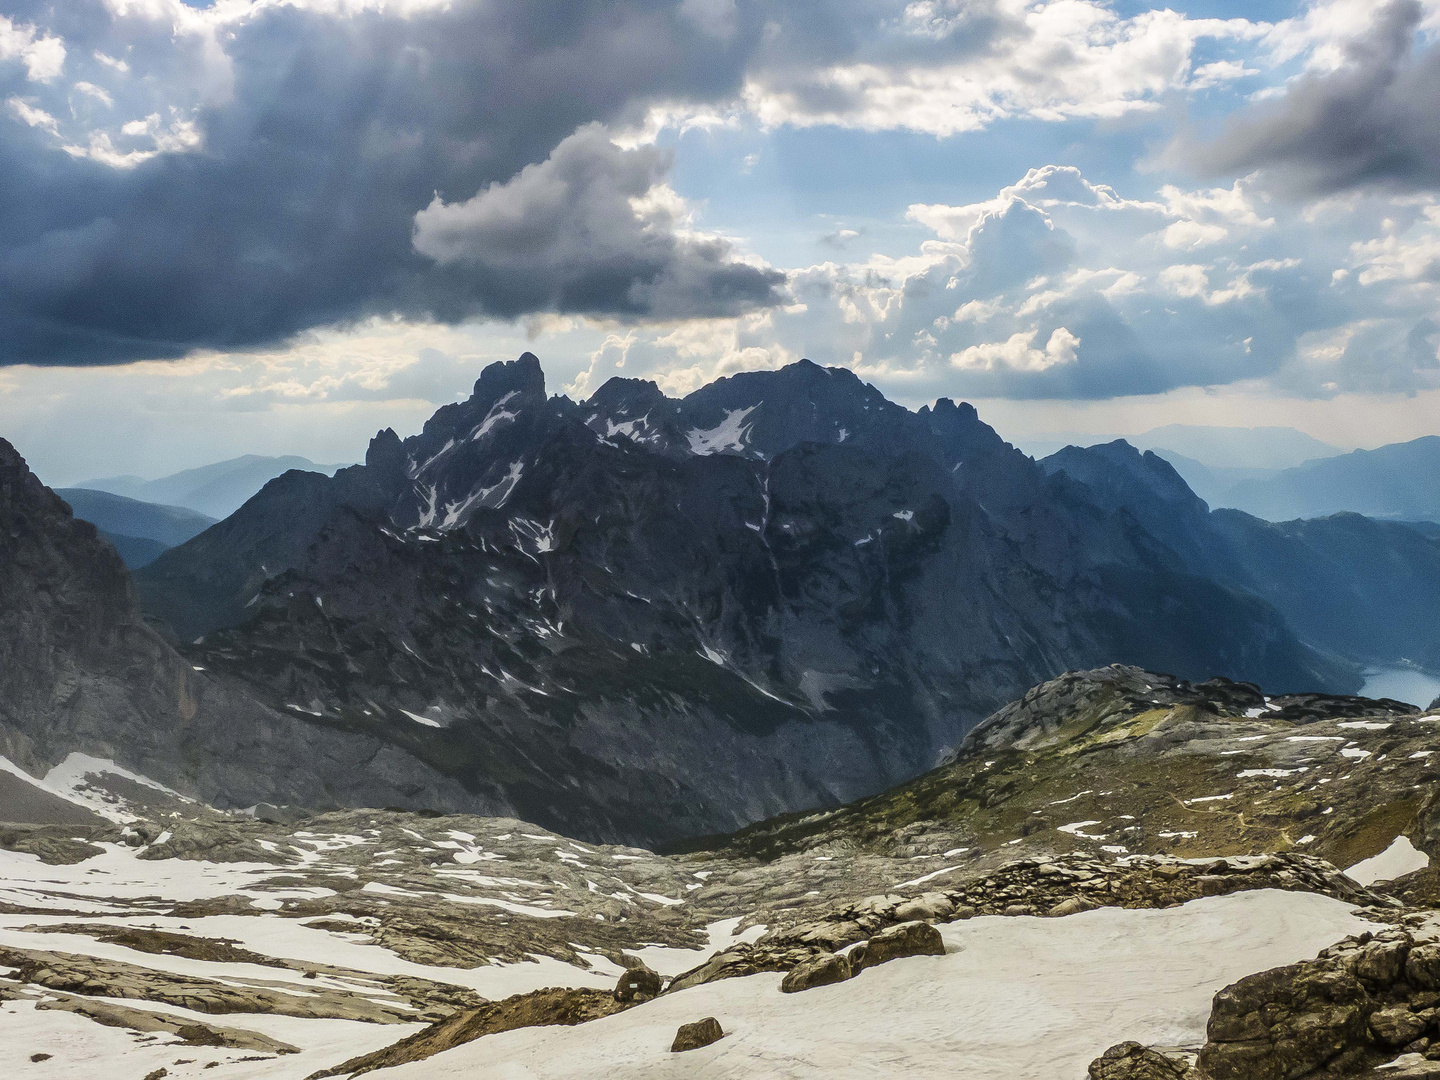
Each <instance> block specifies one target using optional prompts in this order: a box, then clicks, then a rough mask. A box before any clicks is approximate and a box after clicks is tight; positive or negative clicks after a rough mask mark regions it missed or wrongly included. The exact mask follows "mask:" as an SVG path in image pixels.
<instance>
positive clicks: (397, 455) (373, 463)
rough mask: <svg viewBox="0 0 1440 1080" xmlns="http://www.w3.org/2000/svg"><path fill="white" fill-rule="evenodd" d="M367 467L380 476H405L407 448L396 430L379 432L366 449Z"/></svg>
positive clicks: (390, 429) (388, 429)
mask: <svg viewBox="0 0 1440 1080" xmlns="http://www.w3.org/2000/svg"><path fill="white" fill-rule="evenodd" d="M365 467H366V468H367V469H374V470H375V471H376V472H377V473H378V474H381V475H384V476H389V475H391V474H403V472H404V468H405V447H404V445H403V444H402V443H401V442H400V436H399V435H397V434H395V429H394V428H388V427H387V428H386V429H385V430H384V431H380V432H377V433H376V435H375V437H374V438H373V439H371V440H370V445H369V446H368V447H366V449H365Z"/></svg>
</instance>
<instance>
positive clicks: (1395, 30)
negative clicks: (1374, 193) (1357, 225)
mask: <svg viewBox="0 0 1440 1080" xmlns="http://www.w3.org/2000/svg"><path fill="white" fill-rule="evenodd" d="M1422 16H1423V11H1422V10H1421V7H1420V4H1419V3H1418V2H1417V0H1392V2H1391V3H1389V4H1387V5H1386V6H1385V7H1384V8H1383V9H1381V10H1380V11H1379V12H1378V13H1377V14H1376V17H1375V22H1374V25H1373V26H1372V27H1371V29H1370V32H1369V33H1368V34H1367V35H1365V36H1364V37H1362V38H1360V39H1358V40H1356V41H1354V42H1353V43H1351V44H1350V46H1349V48H1348V49H1347V61H1348V62H1347V63H1346V64H1345V65H1344V66H1343V67H1341V68H1340V69H1338V70H1337V71H1334V72H1332V73H1329V74H1325V75H1307V76H1304V77H1303V78H1301V79H1299V80H1298V81H1297V82H1295V83H1294V84H1293V85H1292V86H1291V87H1290V88H1289V90H1288V91H1287V92H1286V94H1285V96H1284V98H1283V99H1281V100H1280V101H1278V102H1276V103H1273V104H1268V105H1263V106H1259V107H1256V108H1255V109H1253V110H1252V111H1250V112H1249V113H1248V114H1246V115H1242V117H1241V118H1239V119H1238V120H1237V121H1236V122H1235V123H1234V125H1233V126H1232V127H1231V128H1230V130H1229V131H1228V132H1227V133H1226V134H1225V135H1224V136H1223V137H1221V138H1220V139H1218V140H1217V141H1215V142H1213V143H1210V144H1207V145H1203V146H1199V147H1194V148H1191V149H1190V150H1189V151H1188V152H1187V154H1188V156H1189V157H1190V158H1191V159H1192V160H1193V161H1194V162H1196V163H1198V164H1200V165H1201V166H1203V167H1206V168H1209V169H1213V170H1214V171H1216V172H1231V171H1236V170H1240V171H1243V170H1245V169H1251V168H1256V167H1264V168H1267V169H1271V170H1274V172H1275V174H1276V175H1277V177H1278V179H1279V180H1280V182H1281V184H1282V185H1285V186H1289V187H1292V188H1294V189H1296V190H1298V191H1300V192H1303V193H1307V194H1308V193H1321V194H1323V193H1329V192H1335V191H1340V190H1345V189H1349V188H1355V187H1361V186H1366V185H1375V186H1381V187H1392V188H1402V189H1405V188H1411V189H1413V188H1430V189H1433V188H1435V187H1437V186H1440V45H1431V46H1429V47H1427V48H1425V49H1423V50H1419V51H1417V50H1416V48H1415V32H1416V28H1417V27H1418V25H1419V23H1420V20H1421V18H1422Z"/></svg>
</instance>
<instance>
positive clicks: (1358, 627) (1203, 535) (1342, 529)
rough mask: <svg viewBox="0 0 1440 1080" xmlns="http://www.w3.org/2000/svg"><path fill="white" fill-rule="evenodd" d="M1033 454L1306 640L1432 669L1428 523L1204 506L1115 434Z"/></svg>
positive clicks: (1433, 575) (1437, 632)
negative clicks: (1258, 513) (1269, 517)
mask: <svg viewBox="0 0 1440 1080" xmlns="http://www.w3.org/2000/svg"><path fill="white" fill-rule="evenodd" d="M1351 456H1353V455H1351ZM1334 460H1336V461H1344V460H1346V459H1344V458H1339V459H1334ZM1042 464H1043V466H1044V468H1045V469H1046V470H1047V471H1049V472H1051V473H1053V474H1059V473H1064V474H1065V475H1068V476H1070V477H1072V478H1073V479H1075V480H1078V481H1080V482H1081V483H1083V484H1085V485H1086V487H1087V488H1088V489H1089V490H1090V491H1091V492H1092V494H1093V495H1094V497H1095V498H1096V500H1097V501H1098V502H1101V503H1103V504H1104V505H1106V506H1108V507H1110V508H1112V509H1113V510H1115V511H1117V512H1126V513H1130V514H1133V515H1134V516H1135V517H1136V519H1138V520H1139V521H1140V522H1141V524H1143V525H1144V526H1145V528H1146V529H1147V530H1149V531H1150V532H1151V533H1152V534H1154V535H1155V536H1157V537H1158V538H1159V539H1160V540H1161V541H1163V542H1164V543H1166V544H1168V545H1169V546H1170V547H1171V548H1172V549H1173V550H1174V551H1176V552H1177V553H1178V554H1179V555H1180V556H1181V557H1182V558H1183V559H1184V560H1185V563H1186V565H1187V566H1188V567H1189V568H1190V569H1191V570H1192V572H1194V573H1197V574H1202V575H1204V576H1206V577H1208V578H1211V579H1213V580H1215V581H1218V582H1221V583H1222V584H1224V585H1226V586H1228V587H1230V588H1233V589H1237V590H1240V591H1243V592H1246V593H1249V594H1251V595H1254V596H1259V597H1263V598H1264V599H1265V600H1267V601H1268V602H1269V603H1270V604H1272V605H1274V607H1275V608H1276V609H1278V610H1279V611H1280V612H1281V614H1282V615H1283V616H1284V617H1285V621H1286V623H1287V624H1288V625H1289V626H1290V627H1292V628H1293V629H1294V630H1295V631H1296V633H1298V634H1299V635H1300V637H1301V639H1302V640H1304V641H1305V642H1307V643H1308V644H1310V645H1313V646H1314V647H1316V648H1318V649H1320V650H1322V651H1324V652H1326V653H1329V654H1331V655H1337V656H1342V657H1346V658H1349V659H1351V660H1353V661H1355V662H1357V663H1362V664H1385V663H1395V662H1397V661H1409V662H1413V663H1417V664H1420V665H1421V666H1422V667H1428V668H1431V669H1435V668H1440V623H1437V621H1436V619H1435V612H1436V611H1437V610H1440V541H1437V537H1436V535H1435V534H1434V533H1433V532H1429V531H1427V530H1423V529H1416V528H1411V527H1408V526H1405V525H1401V524H1398V523H1394V522H1385V521H1374V520H1372V519H1370V518H1366V517H1362V516H1361V515H1359V514H1349V513H1346V514H1335V515H1332V516H1330V517H1325V518H1317V519H1313V520H1301V521H1287V522H1283V523H1279V524H1276V523H1272V522H1269V521H1263V520H1261V519H1259V518H1256V517H1253V516H1251V515H1249V514H1246V513H1242V512H1241V511H1238V510H1215V511H1211V510H1210V509H1209V508H1208V507H1207V506H1206V504H1205V503H1204V502H1203V501H1202V500H1201V499H1200V498H1198V497H1197V496H1196V495H1194V494H1193V493H1192V492H1191V491H1190V489H1189V488H1188V487H1187V486H1186V484H1185V482H1184V481H1183V480H1182V479H1181V478H1180V475H1179V474H1178V473H1177V472H1176V471H1175V469H1174V468H1173V467H1172V466H1171V465H1170V463H1169V462H1167V461H1165V460H1164V459H1163V458H1161V457H1159V456H1158V455H1156V454H1155V453H1153V452H1146V453H1145V454H1141V453H1140V452H1139V451H1138V450H1136V449H1134V448H1133V447H1131V446H1130V445H1129V444H1128V443H1125V442H1124V441H1119V442H1113V443H1107V444H1104V445H1102V446H1092V447H1089V448H1088V449H1081V448H1079V447H1073V446H1072V447H1067V448H1066V449H1065V450H1062V451H1060V452H1059V453H1057V454H1054V455H1052V456H1050V457H1048V458H1046V459H1045V461H1044V462H1043V463H1042Z"/></svg>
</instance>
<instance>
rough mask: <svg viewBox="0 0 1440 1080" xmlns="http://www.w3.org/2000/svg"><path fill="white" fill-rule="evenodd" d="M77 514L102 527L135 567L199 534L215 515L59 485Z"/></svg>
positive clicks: (104, 533)
mask: <svg viewBox="0 0 1440 1080" xmlns="http://www.w3.org/2000/svg"><path fill="white" fill-rule="evenodd" d="M56 494H57V495H59V496H60V497H61V498H63V499H64V500H65V501H66V502H67V503H69V504H70V508H71V509H72V510H73V511H74V512H75V516H76V517H77V518H80V519H81V520H82V521H88V522H90V523H91V524H92V525H94V526H95V527H96V528H97V529H99V530H100V535H101V536H103V537H104V538H105V539H106V540H108V541H110V543H111V544H112V545H113V546H114V548H115V550H116V551H117V552H119V553H120V557H121V558H122V559H124V560H125V565H126V566H128V567H130V569H132V570H136V569H138V568H140V567H142V566H145V565H147V564H149V563H152V562H154V561H155V559H156V558H158V557H159V555H160V553H161V552H162V551H166V550H168V549H170V548H172V547H175V546H176V545H177V544H183V543H184V542H185V541H186V540H189V539H190V538H191V537H193V536H198V535H199V534H200V533H202V532H204V531H205V530H206V529H208V528H209V527H210V526H211V525H214V524H215V520H216V519H215V518H212V517H210V516H208V515H206V514H201V513H198V512H196V511H194V510H191V509H189V508H188V507H184V506H165V505H162V504H159V503H149V502H142V501H141V500H139V499H129V498H126V497H125V496H124V495H112V494H111V493H110V492H108V491H94V490H91V489H89V488H59V489H57V490H56Z"/></svg>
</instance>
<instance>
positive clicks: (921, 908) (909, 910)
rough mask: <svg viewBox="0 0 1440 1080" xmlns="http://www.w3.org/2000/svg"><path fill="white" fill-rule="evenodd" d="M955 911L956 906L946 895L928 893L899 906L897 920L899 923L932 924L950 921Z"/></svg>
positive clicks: (896, 909) (896, 914) (896, 913)
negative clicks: (921, 922)
mask: <svg viewBox="0 0 1440 1080" xmlns="http://www.w3.org/2000/svg"><path fill="white" fill-rule="evenodd" d="M954 910H955V904H954V903H953V902H952V901H951V899H950V898H949V897H948V896H946V895H945V894H944V893H938V892H928V893H924V894H923V895H921V896H917V897H916V898H915V899H914V900H906V901H905V902H904V903H903V904H900V905H899V906H897V907H896V908H895V918H896V920H897V921H899V922H915V921H917V920H921V921H925V922H930V921H933V920H944V919H948V918H949V917H950V915H951V913H952V912H954Z"/></svg>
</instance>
